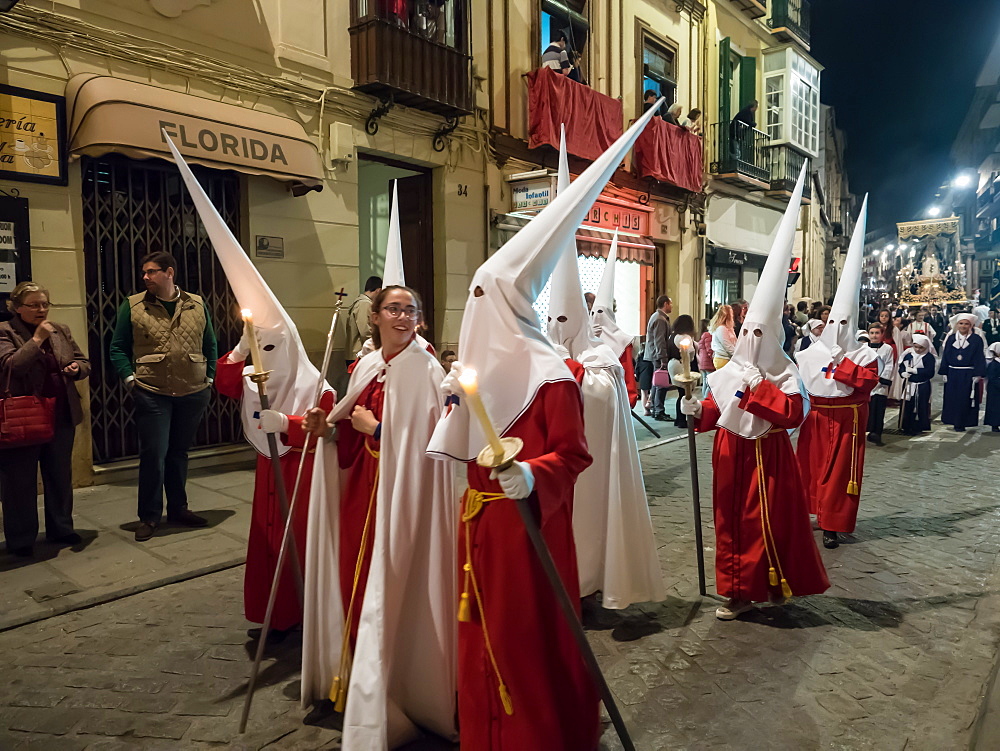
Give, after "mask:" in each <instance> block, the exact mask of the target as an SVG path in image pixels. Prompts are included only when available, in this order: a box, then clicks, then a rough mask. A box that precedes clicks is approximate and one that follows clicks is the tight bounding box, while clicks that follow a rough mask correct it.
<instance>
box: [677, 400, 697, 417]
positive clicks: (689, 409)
mask: <svg viewBox="0 0 1000 751" xmlns="http://www.w3.org/2000/svg"><path fill="white" fill-rule="evenodd" d="M681 414H684V415H690V416H691V417H694V418H699V417H701V402H700V401H698V400H697V399H695V398H694V397H693V396H685V397H684V398H683V399H681Z"/></svg>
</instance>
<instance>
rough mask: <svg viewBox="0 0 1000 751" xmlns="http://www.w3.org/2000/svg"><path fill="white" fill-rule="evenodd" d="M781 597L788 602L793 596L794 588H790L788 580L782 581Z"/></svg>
mask: <svg viewBox="0 0 1000 751" xmlns="http://www.w3.org/2000/svg"><path fill="white" fill-rule="evenodd" d="M781 595H782V596H783V597H784V598H785V599H786V600H787V599H788V598H789V597H791V596H792V588H791V587H789V586H788V580H787V579H782V580H781Z"/></svg>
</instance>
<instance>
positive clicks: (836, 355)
mask: <svg viewBox="0 0 1000 751" xmlns="http://www.w3.org/2000/svg"><path fill="white" fill-rule="evenodd" d="M830 354H831V355H832V356H833V361H834V362H840V360H841V358H842V357H843V356H844V348H843V347H841V346H840V345H839V344H834V345H833V346H832V347H830Z"/></svg>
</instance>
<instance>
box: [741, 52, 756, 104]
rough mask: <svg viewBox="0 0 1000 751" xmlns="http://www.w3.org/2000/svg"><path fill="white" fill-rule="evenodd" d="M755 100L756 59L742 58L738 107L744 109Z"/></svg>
mask: <svg viewBox="0 0 1000 751" xmlns="http://www.w3.org/2000/svg"><path fill="white" fill-rule="evenodd" d="M756 98H757V58H755V57H744V58H742V59H741V60H740V107H746V106H747V104H748V103H749V102H750V100H752V99H756Z"/></svg>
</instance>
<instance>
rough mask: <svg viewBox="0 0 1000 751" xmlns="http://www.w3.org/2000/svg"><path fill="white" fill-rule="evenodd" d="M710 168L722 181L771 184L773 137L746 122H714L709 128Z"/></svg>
mask: <svg viewBox="0 0 1000 751" xmlns="http://www.w3.org/2000/svg"><path fill="white" fill-rule="evenodd" d="M707 144H708V146H709V149H710V154H711V156H710V158H709V171H710V172H711V173H712V174H714V175H715V176H716V178H717V179H719V180H724V181H726V182H734V183H753V184H756V185H758V186H759V187H762V188H766V187H768V186H769V185H770V179H771V169H770V162H769V156H770V155H769V151H768V146H770V144H771V138H770V136H768V135H767V133H764V132H763V131H759V130H757V129H756V128H751V127H750V126H749V125H747V124H746V123H741V122H737V121H733V122H732V123H714V124H713V125H712V126H711V127H709V129H708V138H707Z"/></svg>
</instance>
